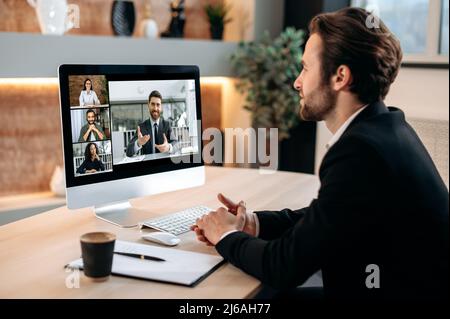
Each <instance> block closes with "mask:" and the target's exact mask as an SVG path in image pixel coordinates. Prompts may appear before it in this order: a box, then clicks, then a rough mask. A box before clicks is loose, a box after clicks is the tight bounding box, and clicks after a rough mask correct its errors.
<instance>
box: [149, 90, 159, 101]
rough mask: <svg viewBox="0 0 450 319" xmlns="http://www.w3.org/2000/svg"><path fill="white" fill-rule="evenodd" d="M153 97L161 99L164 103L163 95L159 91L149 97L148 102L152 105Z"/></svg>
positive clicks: (153, 92)
mask: <svg viewBox="0 0 450 319" xmlns="http://www.w3.org/2000/svg"><path fill="white" fill-rule="evenodd" d="M152 97H157V98H159V99H161V102H162V95H161V93H159V91H156V90H155V91H152V93H150V95H149V96H148V102H149V103H150V100H151V99H152Z"/></svg>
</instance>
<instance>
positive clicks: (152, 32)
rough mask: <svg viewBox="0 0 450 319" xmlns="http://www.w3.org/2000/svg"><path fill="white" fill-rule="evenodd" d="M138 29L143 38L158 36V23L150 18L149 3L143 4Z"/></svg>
mask: <svg viewBox="0 0 450 319" xmlns="http://www.w3.org/2000/svg"><path fill="white" fill-rule="evenodd" d="M140 29H141V30H140V31H141V33H142V35H143V36H144V37H145V38H149V39H156V38H158V36H159V29H158V24H157V23H156V21H155V20H153V19H152V9H151V5H150V3H147V4H146V5H145V14H144V20H143V21H142V22H141V27H140Z"/></svg>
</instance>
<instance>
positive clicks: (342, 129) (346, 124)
mask: <svg viewBox="0 0 450 319" xmlns="http://www.w3.org/2000/svg"><path fill="white" fill-rule="evenodd" d="M366 107H367V105H365V106H363V107H362V108H360V109H359V110H358V111H356V112H355V113H353V114H352V115H351V116H350V117H349V118H348V119H347V120H346V121H345V122H344V124H342V125H341V127H339V129H338V130H337V131H336V133H334V135H333V136H332V137H331V139H330V141H329V142H328V143H327V145H326V146H325V147H326V149H327V151H328V150H329V149H330V147H331V146H333V145H334V144H336V143H337V141H339V139H340V138H341V136H342V134H344V132H345V130H346V129H347V128H348V127H349V125H350V124H351V123H352V122H353V120H354V119H355V118H356V117H357V116H358V114H359V113H361V112H362V111H363V110H364V109H365V108H366ZM250 215H251V216H253V218H254V221H255V226H256V237H258V236H259V219H258V216H257V215H256V214H250ZM234 232H237V230H230V231H228V232H226V233H224V234H223V235H222V236H221V237H220V239H219V241H221V240H222V239H224V238H225V237H227V236H228V235H229V234H232V233H234Z"/></svg>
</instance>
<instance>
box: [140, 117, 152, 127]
mask: <svg viewBox="0 0 450 319" xmlns="http://www.w3.org/2000/svg"><path fill="white" fill-rule="evenodd" d="M139 126H140V127H141V128H148V127H152V124H151V122H150V119H146V120H145V121H144V122H141V123H139Z"/></svg>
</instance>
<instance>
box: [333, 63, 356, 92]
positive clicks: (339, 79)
mask: <svg viewBox="0 0 450 319" xmlns="http://www.w3.org/2000/svg"><path fill="white" fill-rule="evenodd" d="M352 82H353V76H352V71H351V70H350V68H349V67H348V66H346V65H340V66H339V67H338V68H337V70H336V73H335V75H334V76H333V77H332V84H333V89H334V90H335V91H341V90H347V89H348V87H349V86H350V85H351V84H352Z"/></svg>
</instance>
